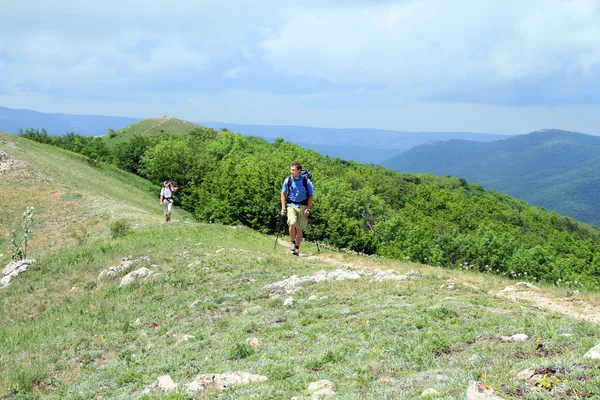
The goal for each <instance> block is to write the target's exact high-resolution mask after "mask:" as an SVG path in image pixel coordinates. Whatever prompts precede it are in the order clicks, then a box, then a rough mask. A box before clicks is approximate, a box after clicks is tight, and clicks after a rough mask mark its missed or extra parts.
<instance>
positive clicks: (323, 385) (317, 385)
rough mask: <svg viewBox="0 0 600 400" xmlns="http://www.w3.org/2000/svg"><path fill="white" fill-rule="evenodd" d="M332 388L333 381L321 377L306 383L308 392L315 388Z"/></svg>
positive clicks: (313, 390)
mask: <svg viewBox="0 0 600 400" xmlns="http://www.w3.org/2000/svg"><path fill="white" fill-rule="evenodd" d="M326 388H327V389H333V382H331V381H329V380H327V379H321V380H318V381H315V382H311V383H310V384H309V385H308V389H307V390H308V392H309V393H313V392H316V391H317V390H321V389H326Z"/></svg>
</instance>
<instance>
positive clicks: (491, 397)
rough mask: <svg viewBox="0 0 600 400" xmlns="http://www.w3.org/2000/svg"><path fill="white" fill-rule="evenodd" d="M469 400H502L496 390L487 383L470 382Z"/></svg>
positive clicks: (468, 388) (468, 389)
mask: <svg viewBox="0 0 600 400" xmlns="http://www.w3.org/2000/svg"><path fill="white" fill-rule="evenodd" d="M467 400H502V398H501V397H500V396H496V389H494V388H491V387H489V386H488V385H486V384H485V383H481V382H476V381H470V382H469V386H468V387H467Z"/></svg>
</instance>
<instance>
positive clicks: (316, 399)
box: [311, 388, 335, 400]
mask: <svg viewBox="0 0 600 400" xmlns="http://www.w3.org/2000/svg"><path fill="white" fill-rule="evenodd" d="M331 396H335V392H334V391H333V390H331V389H329V388H325V389H321V390H317V391H316V392H314V393H313V394H312V396H311V400H320V399H326V398H327V397H331Z"/></svg>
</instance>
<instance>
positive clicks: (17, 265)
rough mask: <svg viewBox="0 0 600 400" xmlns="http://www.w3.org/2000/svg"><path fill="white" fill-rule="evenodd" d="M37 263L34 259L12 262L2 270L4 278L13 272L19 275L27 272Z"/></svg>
mask: <svg viewBox="0 0 600 400" xmlns="http://www.w3.org/2000/svg"><path fill="white" fill-rule="evenodd" d="M33 263H35V260H33V259H27V260H19V261H11V262H9V263H8V265H7V266H6V267H5V268H4V270H2V276H7V275H10V274H12V273H13V272H15V271H16V272H17V275H18V274H20V273H22V272H25V271H27V270H28V269H29V267H30V266H31V264H33Z"/></svg>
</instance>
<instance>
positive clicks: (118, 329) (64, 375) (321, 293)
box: [0, 223, 600, 399]
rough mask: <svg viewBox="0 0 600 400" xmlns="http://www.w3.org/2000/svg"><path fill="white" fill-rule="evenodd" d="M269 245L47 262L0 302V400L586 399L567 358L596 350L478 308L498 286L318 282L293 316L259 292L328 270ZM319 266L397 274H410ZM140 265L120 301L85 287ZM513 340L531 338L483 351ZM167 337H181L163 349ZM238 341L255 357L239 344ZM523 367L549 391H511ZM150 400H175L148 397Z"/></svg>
mask: <svg viewBox="0 0 600 400" xmlns="http://www.w3.org/2000/svg"><path fill="white" fill-rule="evenodd" d="M272 239H273V238H272V237H265V236H262V235H260V234H258V233H256V232H253V231H250V230H247V229H232V228H231V227H225V226H220V225H202V224H176V223H175V224H163V225H159V226H156V227H153V228H146V229H143V230H138V231H136V232H134V233H132V234H130V235H128V236H126V237H122V238H118V239H105V240H100V241H96V242H94V243H90V244H86V245H82V246H77V247H73V248H70V249H66V250H63V251H61V252H60V253H58V254H54V255H50V256H48V257H47V258H45V259H43V260H41V262H40V263H39V265H38V267H37V269H36V270H35V271H28V272H27V273H26V274H25V275H23V278H19V279H17V281H16V282H14V283H13V284H11V286H9V287H8V288H7V289H5V290H4V292H3V295H4V296H5V298H6V299H7V300H5V302H4V304H11V306H10V307H6V306H4V307H3V308H2V311H1V313H0V321H2V327H1V328H0V348H1V349H2V355H1V356H0V364H1V365H3V366H5V368H4V371H25V372H23V373H14V372H11V373H6V372H3V373H2V374H1V375H0V394H4V395H7V394H9V395H10V394H12V395H14V396H26V395H27V396H39V397H41V398H65V399H76V398H92V397H97V396H99V397H102V398H131V397H133V396H138V395H140V393H141V392H142V391H143V390H144V389H145V388H146V387H148V386H149V385H151V384H152V383H153V382H154V380H155V379H156V378H157V377H158V376H160V375H164V374H167V373H168V374H170V375H171V376H172V377H173V379H174V380H175V381H176V382H182V383H189V382H191V381H192V380H193V379H194V377H195V376H197V375H198V374H201V373H223V372H227V371H248V372H252V373H255V374H262V375H266V376H267V377H268V378H269V382H268V383H266V384H253V385H248V386H246V387H241V388H238V389H233V390H231V391H228V392H226V393H224V394H220V395H217V394H216V393H208V394H206V395H205V398H217V397H218V398H231V399H233V398H236V399H239V398H251V397H255V398H263V399H278V398H290V397H292V396H306V395H307V393H306V392H305V390H306V388H307V387H308V384H309V383H310V382H312V381H315V380H318V379H329V380H331V381H333V382H334V383H335V390H336V392H337V393H338V394H339V396H340V397H341V398H345V399H359V398H365V397H373V398H382V399H385V398H390V399H391V398H415V397H418V396H419V395H420V393H421V392H422V391H423V390H425V389H427V388H428V387H434V388H436V389H437V390H438V391H439V392H440V393H442V397H441V398H447V399H451V398H458V397H461V396H462V395H463V394H464V391H465V388H466V386H467V383H468V381H469V380H472V379H476V380H482V381H485V382H486V383H487V384H489V385H490V386H492V387H495V388H498V389H499V390H501V391H502V393H504V394H505V395H507V397H508V398H511V396H512V398H535V399H551V398H572V396H573V393H575V392H577V393H578V394H579V396H582V395H583V394H585V393H588V394H589V395H590V396H591V395H592V394H594V395H600V393H598V386H597V384H598V382H600V369H598V368H597V363H593V362H588V361H583V360H582V359H581V356H582V355H583V354H584V353H585V352H586V351H587V350H588V349H589V348H591V347H593V346H594V345H596V344H597V343H598V342H599V341H600V334H599V333H598V330H597V326H595V325H594V324H591V323H586V322H583V321H574V320H571V319H569V318H565V317H563V316H559V315H555V314H552V313H548V312H543V311H539V310H537V309H532V308H528V307H526V306H525V307H524V305H523V304H520V303H517V302H510V301H505V300H501V299H498V298H494V297H491V295H489V294H488V293H487V291H488V290H489V289H491V288H493V287H494V286H495V285H498V284H499V283H500V284H501V282H502V281H501V279H500V278H495V277H489V279H481V282H480V283H479V284H478V285H477V286H476V287H472V286H471V285H463V284H462V283H461V281H460V274H461V273H459V272H454V274H455V277H454V278H458V279H453V280H454V281H456V282H457V283H456V287H455V290H451V289H448V288H445V287H444V288H441V289H440V287H441V286H442V285H443V284H444V283H445V282H446V279H445V278H446V277H447V276H446V275H445V271H443V270H437V274H431V273H427V274H425V275H422V276H420V277H419V278H418V279H416V280H412V281H408V282H395V281H387V282H380V283H372V282H368V281H367V280H362V279H361V280H357V281H341V282H327V283H320V284H313V285H307V286H305V287H303V288H302V289H301V290H300V291H299V292H297V293H295V294H293V295H292V296H293V297H294V298H295V300H296V302H295V303H294V305H292V306H291V307H284V306H283V301H284V300H285V297H287V296H283V297H279V298H274V297H271V296H270V294H269V292H268V291H266V290H264V289H262V288H263V287H264V286H265V285H267V284H269V283H272V282H275V281H278V280H282V279H285V278H288V277H289V276H290V275H292V274H296V275H305V274H311V273H314V272H316V271H318V270H320V269H326V270H332V269H334V267H332V266H331V265H330V264H329V263H328V262H326V261H322V260H318V259H306V258H302V257H300V258H296V257H292V256H290V255H288V254H287V252H286V251H285V250H284V249H283V248H281V249H277V250H276V251H273V250H272ZM224 246H225V250H223V251H220V252H218V250H220V249H222V248H223V247H224ZM305 252H306V253H314V252H316V248H313V247H312V246H307V247H306V248H305ZM324 253H326V254H330V256H331V257H338V258H343V259H344V260H348V261H352V262H360V263H362V264H368V263H370V264H371V265H372V266H379V267H385V268H394V269H398V270H400V271H406V270H408V269H409V268H412V269H414V268H418V266H416V265H401V264H395V263H392V262H390V261H387V260H373V259H370V260H364V259H361V258H359V257H353V256H349V255H346V256H342V255H340V254H339V253H338V254H336V253H328V252H324ZM142 255H148V256H149V257H150V259H151V262H150V264H151V265H154V266H150V265H146V266H147V267H150V268H152V269H153V270H154V271H155V272H157V273H160V275H157V276H156V277H155V278H154V279H152V280H149V281H146V282H141V283H134V284H132V285H130V286H126V287H119V282H120V280H119V279H117V280H107V281H99V282H98V281H97V280H96V278H97V276H98V275H99V273H100V271H101V270H103V269H105V268H107V267H109V266H112V265H117V264H118V263H119V262H120V261H121V259H122V257H124V256H128V257H131V258H136V257H139V256H142ZM190 265H191V266H190ZM434 270H435V269H434ZM424 272H426V271H425V269H424ZM462 279H463V280H467V279H472V278H471V275H468V274H467V275H464V276H463V278H462ZM486 281H487V282H488V283H487V284H485V283H483V282H486ZM92 283H93V284H92ZM73 287H76V288H77V289H74V290H72V288H73ZM311 296H316V297H315V298H313V297H311ZM309 298H310V300H309ZM17 300H18V301H17ZM194 302H196V304H195V306H194V307H190V305H191V304H192V303H194ZM515 333H527V334H528V335H530V337H531V339H530V340H528V341H526V342H520V343H504V342H501V341H500V340H499V339H498V336H499V335H503V336H510V335H512V334H515ZM175 334H188V335H192V336H194V338H193V339H191V340H189V341H187V342H184V343H177V339H176V338H175V337H174V336H175ZM565 334H570V335H572V336H565ZM250 338H258V339H259V340H260V345H259V346H257V347H256V348H254V347H252V346H250V345H249V344H248V339H250ZM44 366H48V367H47V368H45V367H44ZM532 366H533V367H539V368H553V369H555V370H556V371H558V372H556V373H555V374H554V375H553V376H556V377H558V378H560V381H561V383H558V384H556V385H554V386H553V387H552V388H551V390H545V389H544V390H542V391H539V390H537V389H536V388H535V387H533V388H531V387H528V386H527V385H525V384H522V383H519V382H517V381H516V378H515V376H516V373H517V372H518V371H521V370H523V369H526V368H529V367H532ZM564 380H566V381H567V382H566V383H562V381H564ZM161 396H162V398H182V399H183V398H187V395H185V394H183V393H179V394H169V395H160V394H153V395H152V396H150V395H147V397H148V398H150V397H152V398H161ZM583 398H584V397H583Z"/></svg>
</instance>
